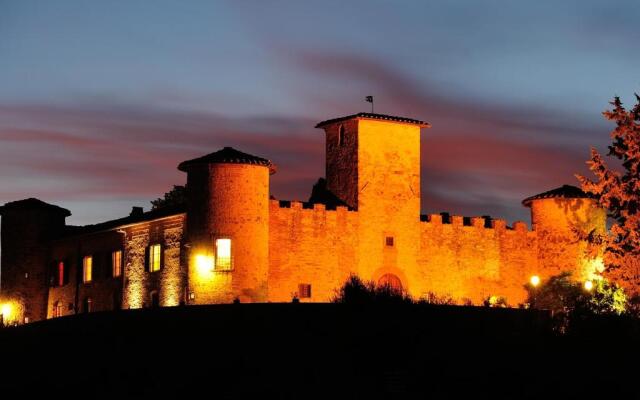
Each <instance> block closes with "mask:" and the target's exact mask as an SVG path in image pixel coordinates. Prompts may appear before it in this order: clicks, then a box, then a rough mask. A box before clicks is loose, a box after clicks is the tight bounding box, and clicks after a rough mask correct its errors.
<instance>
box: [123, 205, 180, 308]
mask: <svg viewBox="0 0 640 400" xmlns="http://www.w3.org/2000/svg"><path fill="white" fill-rule="evenodd" d="M184 227H185V215H184V214H180V215H176V216H173V217H168V218H163V219H159V220H155V221H150V222H143V223H139V224H136V225H133V226H130V227H126V228H124V229H123V230H124V232H125V239H124V249H125V261H124V273H125V278H124V288H123V291H124V296H123V308H144V307H149V306H151V297H152V293H153V292H157V293H158V296H159V303H160V305H161V306H177V305H179V304H181V303H184V302H185V296H186V294H185V288H186V279H187V269H186V261H185V255H184V251H183V250H184V246H183V232H184ZM152 244H161V245H162V253H163V254H162V258H161V260H162V261H161V268H160V270H159V271H156V272H149V271H148V268H147V263H146V257H147V248H148V246H149V245H152Z"/></svg>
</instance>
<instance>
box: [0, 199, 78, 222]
mask: <svg viewBox="0 0 640 400" xmlns="http://www.w3.org/2000/svg"><path fill="white" fill-rule="evenodd" d="M17 208H20V209H31V210H33V209H37V208H41V209H48V210H50V211H57V212H59V213H61V214H64V216H65V217H68V216H70V215H71V211H69V210H67V209H66V208H62V207H58V206H55V205H53V204H49V203H45V202H44V201H42V200H38V199H35V198H33V197H32V198H29V199H24V200H17V201H12V202H10V203H7V204H5V205H4V206H1V207H0V214H1V213H2V212H3V211H4V210H11V209H17Z"/></svg>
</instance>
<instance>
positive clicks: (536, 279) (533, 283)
mask: <svg viewBox="0 0 640 400" xmlns="http://www.w3.org/2000/svg"><path fill="white" fill-rule="evenodd" d="M529 282H531V286H533V287H537V286H538V285H539V284H540V277H539V276H538V275H533V276H532V277H531V279H530V280H529Z"/></svg>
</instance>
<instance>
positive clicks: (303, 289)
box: [298, 283, 311, 299]
mask: <svg viewBox="0 0 640 400" xmlns="http://www.w3.org/2000/svg"><path fill="white" fill-rule="evenodd" d="M298 296H300V298H301V299H308V298H310V297H311V284H310V283H301V284H299V285H298Z"/></svg>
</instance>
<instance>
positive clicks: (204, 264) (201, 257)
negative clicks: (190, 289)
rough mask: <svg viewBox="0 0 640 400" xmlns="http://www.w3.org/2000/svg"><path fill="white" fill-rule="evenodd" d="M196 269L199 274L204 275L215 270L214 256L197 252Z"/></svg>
mask: <svg viewBox="0 0 640 400" xmlns="http://www.w3.org/2000/svg"><path fill="white" fill-rule="evenodd" d="M195 262H196V269H197V271H198V273H199V274H201V275H204V274H207V273H209V272H211V271H213V256H211V255H207V254H197V255H196V257H195Z"/></svg>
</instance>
